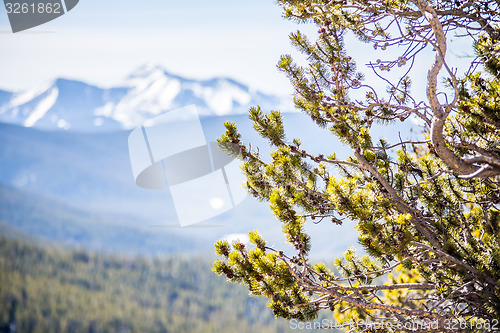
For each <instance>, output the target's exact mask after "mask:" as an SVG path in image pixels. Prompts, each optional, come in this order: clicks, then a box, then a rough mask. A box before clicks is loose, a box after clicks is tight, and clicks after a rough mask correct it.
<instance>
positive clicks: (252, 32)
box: [0, 0, 297, 93]
mask: <svg viewBox="0 0 500 333" xmlns="http://www.w3.org/2000/svg"><path fill="white" fill-rule="evenodd" d="M295 29H297V26H296V25H295V24H293V23H291V22H289V21H286V20H284V19H283V18H282V17H281V9H280V7H279V6H277V5H276V4H275V3H274V1H272V0H251V1H250V0H236V1H235V0H232V1H230V0H213V1H200V0H194V1H171V0H167V1H158V0H156V1H155V0H141V1H131V0H124V1H105V0H104V1H103V0H80V3H79V4H78V5H77V6H76V7H75V8H74V9H73V10H72V11H70V12H69V13H67V14H66V15H64V16H62V17H60V18H58V19H56V20H54V21H51V22H49V23H46V24H44V25H41V26H39V27H36V28H33V29H30V30H27V31H26V32H20V33H16V34H13V33H12V32H10V26H9V23H8V18H7V14H6V11H5V8H3V6H2V7H1V8H0V45H2V54H1V55H0V73H1V75H0V89H9V90H19V89H25V88H31V87H36V86H37V85H39V84H42V83H44V82H46V81H48V80H50V79H52V78H54V77H56V76H63V77H68V78H74V79H82V80H86V81H89V82H92V83H95V84H99V85H103V86H108V85H112V84H115V83H117V82H120V80H122V79H123V78H124V77H125V76H126V75H127V74H128V73H129V72H131V71H133V70H134V69H135V68H137V67H139V66H140V65H142V64H145V63H151V62H152V63H157V64H161V65H162V66H164V67H165V68H166V69H167V70H169V71H171V72H173V73H175V74H179V75H183V76H187V77H192V78H209V77H213V76H230V77H233V78H235V79H237V80H240V81H242V82H244V83H247V84H249V85H250V86H251V87H254V88H258V89H261V90H263V91H267V92H273V93H287V92H289V91H290V88H289V84H288V81H287V79H286V78H285V77H284V76H283V75H282V74H281V73H279V72H278V71H277V70H276V67H275V66H276V63H277V62H278V59H279V56H280V55H281V54H283V53H291V52H292V50H293V49H292V48H291V46H290V44H289V42H288V39H287V35H288V34H289V33H290V32H291V31H292V30H295Z"/></svg>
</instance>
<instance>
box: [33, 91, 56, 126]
mask: <svg viewBox="0 0 500 333" xmlns="http://www.w3.org/2000/svg"><path fill="white" fill-rule="evenodd" d="M57 96H59V90H58V89H57V88H52V89H50V91H49V93H48V95H47V97H45V98H44V99H43V100H42V101H41V102H39V103H38V105H37V106H36V107H35V108H34V109H33V111H32V112H31V113H30V115H29V116H28V118H26V120H25V121H24V126H26V127H33V126H34V125H35V124H36V122H37V121H39V120H40V119H42V118H43V116H45V114H46V113H47V111H49V110H50V109H51V108H52V107H53V106H54V104H56V101H57ZM23 104H24V103H23ZM59 127H64V126H59Z"/></svg>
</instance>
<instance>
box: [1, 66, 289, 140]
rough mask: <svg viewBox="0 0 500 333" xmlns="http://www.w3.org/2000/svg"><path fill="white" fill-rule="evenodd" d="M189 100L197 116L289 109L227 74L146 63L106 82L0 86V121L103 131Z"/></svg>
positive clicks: (134, 123) (133, 123)
mask: <svg viewBox="0 0 500 333" xmlns="http://www.w3.org/2000/svg"><path fill="white" fill-rule="evenodd" d="M288 103H289V102H288ZM189 104H195V105H196V106H197V108H198V111H199V113H200V115H202V116H210V115H217V116H221V115H235V114H242V113H246V112H247V111H248V108H249V107H250V106H252V105H260V106H262V107H264V108H266V109H281V110H283V111H287V110H290V109H291V107H290V106H289V104H288V105H287V104H286V100H284V99H282V98H279V97H277V96H272V95H266V94H264V93H261V92H259V91H255V90H252V89H250V88H249V87H247V86H245V85H244V84H242V83H239V82H236V81H234V80H232V79H229V78H214V79H210V80H192V79H187V78H183V77H181V76H177V75H173V74H170V73H168V72H167V71H166V70H164V69H163V68H161V67H159V66H151V65H146V66H143V67H141V68H139V69H138V70H136V71H135V72H133V73H132V74H130V75H129V76H128V77H127V78H126V80H125V81H124V82H123V83H122V84H120V85H119V86H117V87H112V88H106V89H104V88H100V87H96V86H93V85H90V84H87V83H84V82H81V81H74V80H68V79H62V78H58V79H55V80H53V81H52V82H50V83H48V84H45V85H43V86H40V87H37V88H34V89H29V90H26V91H23V92H17V93H13V92H8V91H0V122H4V123H11V124H17V125H22V126H26V127H35V128H39V129H44V130H71V131H78V132H106V131H112V130H121V129H131V128H134V127H136V126H139V125H140V124H142V123H143V122H144V121H146V120H148V119H150V118H152V117H154V116H155V115H158V114H160V113H163V112H166V111H168V110H172V109H175V108H178V107H183V106H186V105H189Z"/></svg>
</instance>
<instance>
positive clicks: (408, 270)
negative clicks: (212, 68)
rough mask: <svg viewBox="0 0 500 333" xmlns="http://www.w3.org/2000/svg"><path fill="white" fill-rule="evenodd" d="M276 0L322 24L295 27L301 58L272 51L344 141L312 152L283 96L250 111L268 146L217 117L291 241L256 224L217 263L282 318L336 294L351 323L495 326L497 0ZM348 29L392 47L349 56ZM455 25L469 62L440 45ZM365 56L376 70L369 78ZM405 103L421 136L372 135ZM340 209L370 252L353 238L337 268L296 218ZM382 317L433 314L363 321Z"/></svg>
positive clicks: (341, 317)
mask: <svg viewBox="0 0 500 333" xmlns="http://www.w3.org/2000/svg"><path fill="white" fill-rule="evenodd" d="M278 2H279V4H280V5H281V6H282V7H283V10H284V15H285V17H287V18H290V19H292V20H294V21H297V22H309V23H310V24H314V25H316V26H317V28H318V33H317V35H316V36H315V37H314V38H315V40H310V36H306V35H305V34H303V33H301V32H296V33H293V34H291V37H290V38H291V41H292V43H293V44H294V45H295V46H296V47H297V48H298V49H299V50H300V51H301V52H303V53H304V54H305V55H306V56H307V64H306V65H299V64H298V63H296V62H294V60H293V59H292V58H291V56H288V55H285V56H282V57H281V60H280V62H279V69H280V70H281V71H283V72H284V73H285V74H286V75H287V76H288V78H289V79H290V81H291V83H292V85H293V87H294V90H295V98H294V101H295V105H296V107H297V108H298V109H300V110H301V111H302V112H304V113H306V114H307V115H308V116H309V117H310V118H311V120H312V121H313V122H315V123H316V124H317V125H318V127H320V128H328V129H329V130H330V132H331V134H332V135H334V136H336V137H337V138H338V139H339V140H340V141H341V142H342V143H343V144H344V145H347V146H348V147H349V148H350V149H351V150H352V154H351V156H350V157H349V158H347V159H338V158H337V157H336V155H335V151H330V152H324V154H320V155H315V154H310V153H309V152H308V151H306V150H304V149H303V148H302V147H301V142H300V140H299V139H292V138H287V137H286V134H285V128H284V125H283V119H282V115H281V114H280V113H279V112H278V111H270V112H269V113H265V112H264V111H262V110H261V109H260V108H259V107H255V108H252V109H251V110H250V114H249V116H250V119H251V120H252V121H253V122H254V127H255V130H256V131H257V132H258V133H259V134H260V135H261V136H262V137H264V138H265V139H267V140H268V141H269V143H270V145H271V146H272V147H273V152H272V153H271V159H269V158H267V159H266V158H264V156H261V155H260V154H259V151H258V150H256V149H252V148H251V146H250V145H249V144H245V143H244V142H242V140H241V135H240V134H239V133H238V130H237V127H236V124H234V123H229V122H228V123H226V124H225V126H226V129H227V130H226V133H225V134H224V135H223V136H222V137H221V138H220V139H219V141H220V142H221V145H223V144H224V143H231V144H236V145H237V146H238V147H239V151H237V153H236V155H237V156H238V157H239V158H240V159H241V160H242V161H243V165H242V169H243V171H244V173H245V174H246V177H247V183H246V187H247V189H248V191H249V193H250V194H252V195H253V196H254V197H256V198H257V199H259V200H262V201H267V202H268V203H269V205H270V207H271V208H272V210H273V212H274V215H275V216H276V219H277V220H278V221H279V222H280V223H281V224H282V226H283V232H284V234H285V236H286V239H287V241H288V242H289V243H291V244H292V245H293V246H294V247H295V249H296V252H295V253H293V254H288V253H284V251H283V250H282V249H281V250H280V249H275V248H271V247H269V246H268V245H267V244H266V241H265V240H264V239H263V238H262V237H261V236H260V235H259V234H258V232H257V231H252V232H250V240H251V243H252V246H250V247H246V246H245V245H244V244H239V243H234V244H228V243H227V242H226V241H219V242H218V243H217V244H216V245H215V247H216V252H217V254H218V255H219V256H220V259H219V260H217V261H216V262H215V263H214V271H215V272H216V273H218V274H221V275H225V276H227V278H228V280H230V281H231V282H235V283H240V284H244V285H246V286H248V288H249V290H250V293H251V294H253V295H259V296H264V297H266V298H268V299H269V307H270V308H272V310H273V312H274V314H275V315H276V316H279V317H283V318H286V319H288V320H292V319H295V320H301V321H310V320H313V319H315V318H317V316H318V312H319V311H320V310H321V309H327V310H328V309H329V310H331V311H332V312H333V314H334V316H335V319H336V321H337V322H338V323H340V324H344V325H345V327H346V329H353V330H354V331H363V332H367V331H384V332H396V331H398V332H399V331H439V332H448V331H449V332H452V331H453V332H456V331H488V330H491V329H492V328H491V327H488V325H493V324H494V322H492V321H494V320H498V318H500V283H499V277H500V210H499V207H498V204H499V202H500V189H499V180H500V178H499V175H500V146H499V143H500V135H499V134H500V133H499V130H500V84H499V79H500V42H499V40H500V28H499V26H498V22H499V19H500V8H499V6H500V2H499V1H498V0H497V1H490V0H476V1H465V0H450V1H448V0H438V1H427V0H383V1H376V0H280V1H278ZM348 35H350V36H351V37H352V35H354V36H355V37H357V38H358V39H359V40H361V41H362V42H364V43H366V45H367V48H374V49H376V50H378V51H380V50H384V51H386V52H384V53H382V54H385V55H386V57H385V58H381V59H374V60H373V61H372V62H370V63H369V64H368V66H366V67H365V66H364V64H357V63H356V55H355V54H351V55H350V54H349V53H348V51H347V49H346V45H345V43H348V40H349V38H351V37H349V38H346V37H347V36H348ZM457 38H466V39H470V40H471V41H472V44H473V50H470V53H471V54H472V53H473V52H474V54H475V57H473V59H472V58H470V59H469V60H470V67H469V69H468V70H467V71H465V72H463V73H458V72H457V70H456V69H455V67H456V64H453V63H449V62H448V61H447V60H448V57H447V49H448V48H449V44H450V41H451V40H452V39H457ZM428 49H430V50H432V51H433V57H432V58H428V59H427V60H428V67H427V68H426V69H425V70H426V71H427V70H428V74H427V77H426V98H423V99H422V100H419V99H418V98H417V97H416V96H415V95H414V94H412V91H411V80H410V78H411V77H412V75H413V73H415V71H422V68H414V66H413V64H414V61H415V59H417V58H418V57H419V56H422V54H423V53H424V52H427V50H428ZM461 51H466V50H461ZM365 70H368V71H372V73H375V74H376V75H377V76H378V77H379V78H381V79H383V80H384V82H385V86H383V85H372V84H371V83H370V82H367V80H365V79H364V75H363V71H365ZM412 119H413V120H415V119H417V120H419V121H420V123H422V124H423V126H422V133H423V134H422V136H421V138H419V139H418V140H406V139H401V140H399V141H396V142H388V141H387V140H379V141H376V140H375V139H374V138H373V137H372V130H373V127H375V126H386V128H387V131H390V130H391V126H394V123H396V122H409V121H412ZM346 220H350V221H353V222H354V223H355V224H356V228H357V230H358V231H359V242H360V244H361V245H362V246H363V247H364V249H365V250H366V252H367V253H368V255H367V256H362V257H360V256H358V255H357V254H356V252H355V251H354V250H352V249H349V250H347V251H346V252H345V257H344V258H342V259H335V261H334V263H335V266H336V269H329V268H328V267H327V266H328V265H325V264H323V263H319V264H318V263H313V262H312V261H311V260H310V259H309V252H310V249H311V240H310V237H309V235H308V234H307V233H306V231H305V229H304V225H305V224H308V223H331V224H332V226H331V230H332V235H334V234H338V233H339V232H341V229H342V228H345V227H346V226H343V223H344V221H346ZM318 246H320V244H319V245H318ZM333 259H334V258H332V260H333ZM327 264H328V263H327ZM357 320H360V321H359V322H358V323H357V325H352V323H353V321H357ZM381 321H384V322H385V323H393V324H396V323H400V324H403V325H404V324H408V323H416V322H426V321H427V322H432V323H433V325H430V326H427V327H425V328H423V327H415V326H413V327H412V326H411V325H406V326H402V325H400V326H396V325H395V326H390V325H385V326H383V327H380V326H375V325H372V326H370V324H371V323H372V324H373V323H377V322H381ZM487 324H488V325H487ZM396 327H398V328H396Z"/></svg>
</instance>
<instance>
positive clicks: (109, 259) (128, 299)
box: [0, 236, 290, 333]
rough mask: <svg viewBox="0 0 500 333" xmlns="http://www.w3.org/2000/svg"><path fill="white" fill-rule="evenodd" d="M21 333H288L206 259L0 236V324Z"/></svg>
mask: <svg viewBox="0 0 500 333" xmlns="http://www.w3.org/2000/svg"><path fill="white" fill-rule="evenodd" d="M13 299H15V300H16V301H17V311H16V316H17V322H18V332H85V333H88V332H175V333H182V332H207V333H208V332H217V333H219V332H236V331H237V332H239V333H243V332H262V333H265V332H288V331H290V328H289V327H290V326H289V324H288V323H287V322H285V321H283V320H277V319H274V317H273V316H272V312H271V311H270V310H269V309H268V308H267V307H266V305H265V302H263V301H262V300H261V299H256V298H250V297H249V296H248V295H247V290H246V289H245V288H242V287H240V286H237V285H229V284H227V283H225V282H224V280H223V279H222V278H220V277H218V276H216V275H215V274H213V273H212V272H211V267H210V261H208V260H207V259H192V258H191V259H189V260H188V259H187V258H180V257H175V258H174V257H171V258H163V259H159V258H157V259H145V258H141V257H134V258H132V257H124V256H122V257H119V256H110V255H104V254H98V253H89V252H86V251H82V250H68V249H61V248H54V247H47V246H43V245H35V244H31V243H27V242H25V241H21V240H12V239H8V238H6V237H4V236H0V324H3V323H7V322H8V316H9V310H10V306H11V301H12V300H13Z"/></svg>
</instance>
